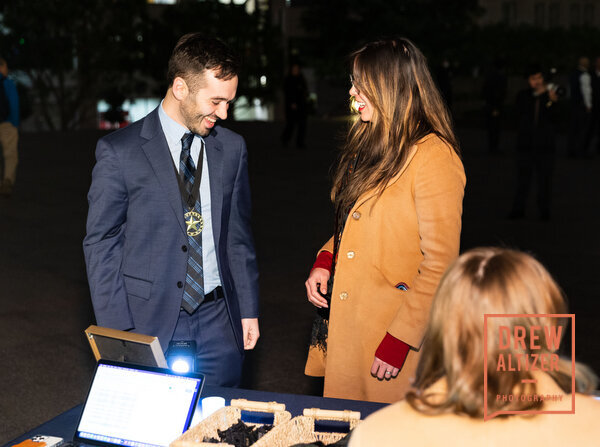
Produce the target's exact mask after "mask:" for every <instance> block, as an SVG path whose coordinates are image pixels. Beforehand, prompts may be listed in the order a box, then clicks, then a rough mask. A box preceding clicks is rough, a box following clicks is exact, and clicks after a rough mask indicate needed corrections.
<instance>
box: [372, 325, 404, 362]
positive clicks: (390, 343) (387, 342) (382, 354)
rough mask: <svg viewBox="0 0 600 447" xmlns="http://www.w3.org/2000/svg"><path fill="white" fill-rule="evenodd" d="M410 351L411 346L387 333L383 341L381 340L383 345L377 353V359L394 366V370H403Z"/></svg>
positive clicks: (380, 344)
mask: <svg viewBox="0 0 600 447" xmlns="http://www.w3.org/2000/svg"><path fill="white" fill-rule="evenodd" d="M408 351H410V346H409V345H407V344H406V343H404V342H403V341H402V340H399V339H397V338H396V337H394V336H393V335H390V334H389V333H386V334H385V337H383V340H381V343H379V347H378V348H377V351H376V352H375V357H377V358H378V359H380V360H383V361H384V362H385V363H387V364H389V365H392V366H393V367H394V368H398V369H402V366H404V361H405V360H406V356H407V355H408Z"/></svg>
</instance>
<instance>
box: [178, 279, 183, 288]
mask: <svg viewBox="0 0 600 447" xmlns="http://www.w3.org/2000/svg"><path fill="white" fill-rule="evenodd" d="M177 287H178V288H179V289H181V288H182V287H183V283H182V282H181V281H177Z"/></svg>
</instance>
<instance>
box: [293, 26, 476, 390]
mask: <svg viewBox="0 0 600 447" xmlns="http://www.w3.org/2000/svg"><path fill="white" fill-rule="evenodd" d="M351 61H352V75H351V81H352V88H351V89H350V95H351V96H352V98H353V101H354V103H355V106H356V110H357V112H358V115H359V119H357V120H356V121H355V122H354V123H353V124H352V126H351V127H350V130H349V131H348V135H347V137H346V141H345V144H344V146H343V147H342V152H341V155H340V159H339V162H338V164H337V167H336V168H335V173H334V183H333V188H332V191H331V198H332V201H333V203H334V205H335V210H336V218H335V228H334V235H333V237H332V238H331V239H330V240H329V241H328V242H327V243H326V244H325V245H324V246H323V248H322V249H321V250H320V252H319V254H318V256H317V260H316V262H315V264H314V266H313V269H312V271H311V273H310V276H309V278H308V280H307V281H306V290H307V296H308V300H309V301H310V302H311V303H312V304H313V305H315V306H316V307H318V308H319V315H318V317H317V320H316V321H315V325H314V327H313V337H312V341H311V347H310V350H309V356H308V360H307V363H306V369H305V373H306V374H308V375H311V376H323V375H324V376H325V384H324V395H325V396H327V397H338V398H347V399H359V400H370V401H379V402H395V401H397V400H399V399H402V398H403V397H404V394H405V392H406V391H407V389H408V388H409V379H410V377H411V376H412V375H413V373H414V370H415V368H416V364H417V360H418V350H419V348H420V346H421V341H422V338H423V334H424V331H425V327H426V325H427V319H428V315H429V308H430V303H431V300H432V298H433V294H434V292H435V289H436V287H437V284H438V281H439V279H440V278H441V276H442V274H443V272H444V270H445V269H446V267H447V266H448V265H449V264H450V262H452V261H453V260H454V258H456V256H458V250H459V239H460V228H461V214H462V199H463V194H464V187H465V175H464V170H463V166H462V163H461V161H460V156H459V149H458V142H457V140H456V137H455V135H454V131H453V129H452V123H451V119H450V117H449V114H448V111H447V109H446V106H445V104H444V102H443V100H442V98H441V96H440V93H439V92H438V89H437V88H436V86H435V84H434V82H433V81H432V78H431V74H430V72H429V68H428V67H427V62H426V60H425V57H424V56H423V54H422V53H421V52H420V51H419V49H418V48H417V47H416V46H415V45H414V44H413V43H412V42H410V41H409V40H407V39H404V38H398V39H389V40H381V41H377V42H372V43H369V44H367V45H365V46H364V47H362V48H361V49H360V50H358V51H356V52H355V53H353V54H352V55H351ZM322 294H323V295H327V297H326V298H325V297H323V296H322Z"/></svg>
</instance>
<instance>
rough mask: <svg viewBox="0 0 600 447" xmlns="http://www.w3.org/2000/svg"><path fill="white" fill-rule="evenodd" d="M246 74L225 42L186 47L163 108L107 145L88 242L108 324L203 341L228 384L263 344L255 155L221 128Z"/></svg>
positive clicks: (215, 379) (96, 301)
mask: <svg viewBox="0 0 600 447" xmlns="http://www.w3.org/2000/svg"><path fill="white" fill-rule="evenodd" d="M238 71H239V64H238V61H237V59H236V57H235V55H234V54H233V53H232V51H231V50H230V49H229V48H228V47H227V46H226V45H225V44H224V43H223V42H222V41H220V40H218V39H215V38H207V37H204V36H202V35H201V34H199V33H194V34H188V35H186V36H183V37H182V38H181V39H180V40H179V42H178V43H177V45H176V47H175V49H174V50H173V53H172V55H171V58H170V60H169V70H168V81H169V88H168V91H167V93H166V96H165V97H164V99H163V101H162V102H161V104H160V105H159V106H158V107H157V108H156V109H155V110H154V111H153V112H151V113H150V114H149V115H147V116H146V117H145V118H143V119H142V120H140V121H138V122H136V123H134V124H132V125H130V126H128V127H126V128H124V129H121V130H119V131H116V132H114V133H112V134H110V135H107V136H106V137H104V138H102V139H100V140H99V141H98V145H97V148H96V165H95V167H94V171H93V174H92V185H91V187H90V191H89V194H88V202H89V212H88V219H87V234H86V237H85V239H84V242H83V245H84V253H85V259H86V265H87V272H88V280H89V284H90V291H91V297H92V303H93V306H94V312H95V315H96V320H97V323H98V325H100V326H105V327H110V328H115V329H120V330H131V331H134V332H138V333H142V334H147V335H154V336H158V338H159V340H160V343H161V346H162V348H163V350H166V349H167V347H168V344H169V342H170V341H172V340H192V341H195V342H196V345H197V355H196V357H197V358H196V361H197V370H199V371H200V372H202V373H204V374H206V376H207V382H208V383H210V384H213V385H222V386H238V385H239V383H240V379H241V370H242V361H243V355H244V350H245V349H246V350H247V349H253V348H254V346H255V345H256V341H257V339H258V337H259V328H258V271H257V265H256V255H255V251H254V244H253V240H252V233H251V229H250V189H249V182H248V172H247V152H246V145H245V142H244V140H243V138H242V137H241V136H239V135H237V134H235V133H234V132H232V131H230V130H227V129H224V128H222V127H221V126H219V125H218V124H217V122H218V120H224V119H226V118H227V110H228V107H229V104H230V103H231V101H232V100H233V99H234V98H235V95H236V90H237V85H238V76H237V73H238ZM196 168H197V169H196ZM194 183H195V184H196V188H194V187H193V185H194ZM198 185H199V187H198Z"/></svg>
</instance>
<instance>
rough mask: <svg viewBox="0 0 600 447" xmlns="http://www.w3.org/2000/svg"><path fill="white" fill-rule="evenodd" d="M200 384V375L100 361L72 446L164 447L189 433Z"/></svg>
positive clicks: (202, 381)
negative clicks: (186, 432)
mask: <svg viewBox="0 0 600 447" xmlns="http://www.w3.org/2000/svg"><path fill="white" fill-rule="evenodd" d="M203 385H204V376H203V375H202V374H196V373H188V374H176V373H174V372H172V371H171V370H168V369H163V368H156V367H152V366H139V365H132V364H129V363H122V362H113V361H109V360H100V361H98V364H97V366H96V371H95V373H94V378H93V380H92V384H91V386H90V390H89V392H88V395H87V398H86V401H85V404H84V405H83V411H82V413H81V417H80V418H79V421H78V423H77V429H76V430H75V435H74V437H73V444H74V445H94V446H104V447H116V446H119V447H123V446H128V447H158V446H161V447H163V446H168V445H169V443H171V442H172V441H174V440H175V439H176V438H177V437H179V435H181V434H182V433H183V432H184V431H185V430H187V429H188V427H189V425H190V423H191V421H192V417H193V414H194V409H195V408H196V404H197V403H198V398H199V397H200V393H201V392H202V387H203Z"/></svg>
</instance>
